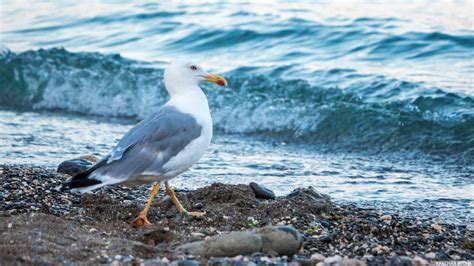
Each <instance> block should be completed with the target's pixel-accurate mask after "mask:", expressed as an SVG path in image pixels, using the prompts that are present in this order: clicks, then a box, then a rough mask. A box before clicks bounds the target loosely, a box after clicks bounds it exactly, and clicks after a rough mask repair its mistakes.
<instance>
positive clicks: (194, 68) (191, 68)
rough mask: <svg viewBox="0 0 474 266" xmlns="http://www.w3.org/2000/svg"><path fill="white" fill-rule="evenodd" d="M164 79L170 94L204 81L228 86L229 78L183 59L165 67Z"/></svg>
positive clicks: (193, 86)
mask: <svg viewBox="0 0 474 266" xmlns="http://www.w3.org/2000/svg"><path fill="white" fill-rule="evenodd" d="M164 80H165V86H166V89H167V90H168V92H169V93H170V94H175V93H179V92H181V91H182V90H187V89H190V88H195V87H197V86H198V85H199V83H201V82H203V81H209V82H212V83H215V84H217V85H219V86H227V80H225V79H224V78H223V77H221V76H218V75H215V74H211V73H208V72H207V71H205V70H204V69H203V68H202V67H201V66H199V65H198V64H195V63H193V62H189V61H183V60H179V61H175V62H173V63H171V64H170V65H169V66H168V67H167V68H166V69H165V74H164Z"/></svg>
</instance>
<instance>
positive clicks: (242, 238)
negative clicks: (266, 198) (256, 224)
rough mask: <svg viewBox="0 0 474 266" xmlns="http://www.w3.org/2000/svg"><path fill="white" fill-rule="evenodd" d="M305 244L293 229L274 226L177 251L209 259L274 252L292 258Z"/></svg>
mask: <svg viewBox="0 0 474 266" xmlns="http://www.w3.org/2000/svg"><path fill="white" fill-rule="evenodd" d="M302 244H303V240H302V238H301V235H300V233H299V232H298V231H297V230H296V229H294V228H293V227H289V226H272V227H264V228H260V229H257V230H253V231H241V232H231V233H228V234H223V235H219V236H214V237H212V238H210V239H207V240H204V241H197V242H192V243H188V244H184V245H181V246H179V247H178V248H177V249H176V251H177V252H178V253H190V254H194V255H201V256H206V257H232V256H237V255H250V254H252V253H255V252H270V251H272V252H276V253H278V254H279V255H287V256H292V255H294V254H296V253H297V252H298V251H299V250H300V248H301V246H302Z"/></svg>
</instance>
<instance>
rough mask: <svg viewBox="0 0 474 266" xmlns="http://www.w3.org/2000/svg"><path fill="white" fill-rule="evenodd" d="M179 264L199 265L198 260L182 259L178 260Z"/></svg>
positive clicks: (181, 265)
mask: <svg viewBox="0 0 474 266" xmlns="http://www.w3.org/2000/svg"><path fill="white" fill-rule="evenodd" d="M178 266H199V263H198V262H197V261H196V260H181V261H178Z"/></svg>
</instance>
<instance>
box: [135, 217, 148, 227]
mask: <svg viewBox="0 0 474 266" xmlns="http://www.w3.org/2000/svg"><path fill="white" fill-rule="evenodd" d="M150 224H151V223H150V221H148V218H146V216H144V215H138V217H137V218H135V219H134V220H133V221H132V225H135V226H139V227H143V226H147V225H150Z"/></svg>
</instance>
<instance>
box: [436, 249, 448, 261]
mask: <svg viewBox="0 0 474 266" xmlns="http://www.w3.org/2000/svg"><path fill="white" fill-rule="evenodd" d="M436 260H451V257H450V256H449V255H448V254H446V252H444V250H440V251H439V252H438V253H436Z"/></svg>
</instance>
